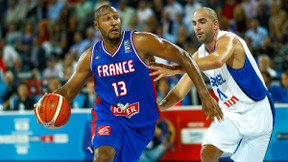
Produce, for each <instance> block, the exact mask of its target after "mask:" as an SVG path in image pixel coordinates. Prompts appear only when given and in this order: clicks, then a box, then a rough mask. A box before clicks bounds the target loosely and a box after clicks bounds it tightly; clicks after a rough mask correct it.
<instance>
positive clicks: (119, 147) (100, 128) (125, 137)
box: [92, 110, 155, 162]
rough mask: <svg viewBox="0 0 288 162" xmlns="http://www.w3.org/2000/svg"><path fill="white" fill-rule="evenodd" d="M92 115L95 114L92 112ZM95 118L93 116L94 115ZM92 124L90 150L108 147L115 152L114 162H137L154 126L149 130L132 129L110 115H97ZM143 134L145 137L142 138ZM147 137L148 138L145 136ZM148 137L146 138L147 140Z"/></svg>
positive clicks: (150, 137)
mask: <svg viewBox="0 0 288 162" xmlns="http://www.w3.org/2000/svg"><path fill="white" fill-rule="evenodd" d="M92 113H93V114H94V113H96V111H95V110H92ZM94 116H95V115H94ZM96 116H97V119H96V120H94V122H95V123H94V122H93V128H94V129H93V130H92V131H93V132H92V134H94V135H93V137H92V148H93V150H95V149H96V148H97V147H99V146H103V145H109V146H112V147H113V148H114V149H115V150H116V155H115V158H114V162H124V161H125V162H134V161H138V160H139V158H140V156H141V154H142V152H143V151H144V149H145V148H146V146H147V144H148V143H149V142H150V141H151V140H152V138H153V135H154V131H155V125H154V126H151V127H149V128H144V129H143V128H142V129H139V130H137V129H133V128H129V127H128V126H127V125H126V124H125V123H123V122H121V120H119V117H115V116H112V115H110V114H103V113H101V116H100V115H98V112H97V115H96ZM143 134H145V136H143ZM146 135H148V136H146ZM147 137H148V138H147Z"/></svg>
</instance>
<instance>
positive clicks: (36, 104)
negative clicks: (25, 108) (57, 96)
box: [33, 92, 48, 124]
mask: <svg viewBox="0 0 288 162" xmlns="http://www.w3.org/2000/svg"><path fill="white" fill-rule="evenodd" d="M47 94H48V93H47V92H45V93H44V95H43V96H42V97H41V99H42V98H44V96H45V95H47ZM41 99H40V100H39V101H38V102H37V103H35V104H34V105H33V106H34V110H33V115H35V117H36V120H37V123H38V124H41V123H40V121H39V119H38V118H37V115H36V109H37V107H38V106H39V105H40V101H41Z"/></svg>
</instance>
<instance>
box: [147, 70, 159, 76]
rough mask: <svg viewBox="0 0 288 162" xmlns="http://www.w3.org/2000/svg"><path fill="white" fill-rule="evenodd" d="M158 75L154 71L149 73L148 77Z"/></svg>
mask: <svg viewBox="0 0 288 162" xmlns="http://www.w3.org/2000/svg"><path fill="white" fill-rule="evenodd" d="M158 74H159V71H154V72H151V73H149V75H150V76H154V75H158Z"/></svg>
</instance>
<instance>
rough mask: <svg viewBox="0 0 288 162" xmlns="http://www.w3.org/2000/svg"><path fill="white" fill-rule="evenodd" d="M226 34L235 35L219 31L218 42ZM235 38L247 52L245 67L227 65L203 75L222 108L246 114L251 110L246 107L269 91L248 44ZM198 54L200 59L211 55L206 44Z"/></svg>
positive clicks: (207, 71)
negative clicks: (207, 79) (234, 67)
mask: <svg viewBox="0 0 288 162" xmlns="http://www.w3.org/2000/svg"><path fill="white" fill-rule="evenodd" d="M225 34H233V33H231V32H226V31H219V33H218V36H217V40H218V39H219V38H220V37H221V36H223V35H225ZM233 35H235V34H233ZM235 36H236V37H237V38H238V40H239V41H240V43H241V45H242V46H243V48H244V50H245V63H244V66H243V67H242V68H240V69H233V68H231V67H229V65H227V64H226V63H225V64H224V65H223V66H222V67H220V68H217V69H213V70H206V71H203V73H204V74H205V75H206V76H207V77H208V78H209V80H210V83H211V86H212V88H213V91H214V93H215V94H216V96H217V97H218V98H219V105H220V107H222V108H225V109H227V110H229V111H233V112H246V111H248V109H249V108H247V106H245V105H247V104H251V103H254V102H256V101H260V100H263V99H264V98H265V97H266V95H267V93H268V90H267V88H266V86H265V83H264V80H263V78H262V75H261V73H260V71H259V69H258V66H257V64H256V62H255V60H254V58H253V56H252V54H251V52H250V50H249V49H248V46H247V44H246V43H245V41H244V40H243V39H242V38H240V37H238V36H237V35H235ZM198 52H199V58H202V57H205V56H208V55H209V53H208V52H207V50H206V48H205V45H204V44H203V45H202V46H200V48H199V50H198ZM250 107H251V106H250ZM250 109H251V108H250Z"/></svg>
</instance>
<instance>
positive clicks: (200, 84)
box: [181, 53, 209, 99]
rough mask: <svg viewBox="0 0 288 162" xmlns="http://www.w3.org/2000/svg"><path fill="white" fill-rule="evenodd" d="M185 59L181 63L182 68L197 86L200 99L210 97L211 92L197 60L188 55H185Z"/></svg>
mask: <svg viewBox="0 0 288 162" xmlns="http://www.w3.org/2000/svg"><path fill="white" fill-rule="evenodd" d="M183 58H184V59H183V60H182V62H181V63H182V66H183V67H184V69H185V70H186V73H187V74H188V75H189V77H190V78H191V80H192V81H193V83H194V85H195V86H196V88H197V91H198V94H199V96H200V98H201V99H203V98H205V97H206V96H207V95H209V92H208V90H207V88H206V84H205V82H204V80H203V78H202V75H201V72H200V69H199V67H198V65H197V64H196V62H195V60H194V59H193V58H192V57H190V56H189V54H188V53H184V54H183Z"/></svg>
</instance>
